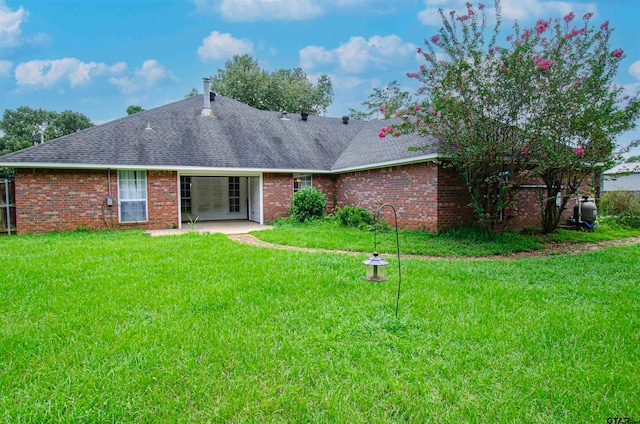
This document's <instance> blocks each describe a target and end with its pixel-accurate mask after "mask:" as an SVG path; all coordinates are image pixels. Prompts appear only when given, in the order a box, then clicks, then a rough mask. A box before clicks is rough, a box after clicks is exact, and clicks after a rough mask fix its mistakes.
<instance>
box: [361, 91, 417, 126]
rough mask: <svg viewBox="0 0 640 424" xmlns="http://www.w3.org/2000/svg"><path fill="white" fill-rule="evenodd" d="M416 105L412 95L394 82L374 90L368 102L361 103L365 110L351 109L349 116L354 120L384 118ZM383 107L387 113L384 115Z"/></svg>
mask: <svg viewBox="0 0 640 424" xmlns="http://www.w3.org/2000/svg"><path fill="white" fill-rule="evenodd" d="M414 103H415V102H414V100H413V98H412V97H411V94H409V92H408V91H406V90H403V89H402V88H400V84H398V81H392V82H390V83H389V84H388V85H387V86H386V87H383V88H374V89H373V92H372V93H371V94H370V95H369V97H368V100H366V101H364V102H362V103H361V104H362V106H364V110H358V109H352V108H349V116H350V117H351V118H353V119H359V120H368V119H371V118H375V117H383V116H385V113H386V114H395V113H396V112H397V111H399V110H404V109H408V108H410V107H411V106H413V105H414ZM381 107H383V109H382V110H384V111H385V113H382V111H381V109H380V108H381Z"/></svg>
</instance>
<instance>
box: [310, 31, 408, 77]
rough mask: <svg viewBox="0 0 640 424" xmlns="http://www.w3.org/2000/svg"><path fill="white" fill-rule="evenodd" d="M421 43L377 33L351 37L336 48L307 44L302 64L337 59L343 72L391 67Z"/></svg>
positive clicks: (326, 62)
mask: <svg viewBox="0 0 640 424" xmlns="http://www.w3.org/2000/svg"><path fill="white" fill-rule="evenodd" d="M416 48H417V46H416V45H415V44H413V43H405V42H403V41H402V39H401V38H400V37H398V36H397V35H395V34H392V35H385V36H381V35H374V36H373V37H371V38H369V39H366V38H364V37H351V38H350V39H349V41H347V42H346V43H344V44H341V45H340V46H338V47H337V48H335V49H333V50H327V49H325V48H324V47H319V46H307V47H305V48H303V49H302V50H300V52H299V57H300V67H301V68H303V69H305V70H312V69H314V68H317V67H319V66H320V65H327V64H334V63H337V64H338V65H339V66H340V69H341V70H342V71H343V72H347V73H350V74H359V73H361V72H364V71H365V70H367V69H370V68H372V67H374V68H376V69H387V68H389V67H391V66H393V65H397V64H398V62H399V61H401V60H403V59H405V58H409V57H411V56H414V55H415V51H416Z"/></svg>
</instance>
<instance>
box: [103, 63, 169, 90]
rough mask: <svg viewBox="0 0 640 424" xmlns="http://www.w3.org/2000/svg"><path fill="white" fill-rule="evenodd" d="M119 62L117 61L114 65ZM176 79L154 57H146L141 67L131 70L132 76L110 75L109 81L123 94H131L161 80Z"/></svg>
mask: <svg viewBox="0 0 640 424" xmlns="http://www.w3.org/2000/svg"><path fill="white" fill-rule="evenodd" d="M117 65H119V66H120V67H121V64H120V63H118V64H116V65H114V66H117ZM166 80H169V81H176V80H177V78H176V77H175V75H173V74H172V73H171V72H169V71H168V70H167V68H165V67H164V66H162V65H161V64H160V63H159V62H158V61H157V60H155V59H148V60H145V61H144V62H143V63H142V67H140V68H137V69H136V70H135V71H134V72H133V76H123V77H118V78H116V77H111V78H109V82H110V83H111V84H113V85H115V86H116V87H118V88H120V90H121V91H122V92H123V93H125V94H132V93H135V92H136V91H139V90H142V89H148V88H150V87H152V86H153V85H156V84H158V83H160V82H162V81H166Z"/></svg>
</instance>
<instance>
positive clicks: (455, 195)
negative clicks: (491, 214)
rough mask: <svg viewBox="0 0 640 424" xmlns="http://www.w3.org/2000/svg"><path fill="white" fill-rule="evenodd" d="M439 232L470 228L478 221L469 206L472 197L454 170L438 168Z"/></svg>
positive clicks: (440, 166)
mask: <svg viewBox="0 0 640 424" xmlns="http://www.w3.org/2000/svg"><path fill="white" fill-rule="evenodd" d="M437 181H438V202H437V205H438V219H437V230H450V229H452V228H460V227H468V226H470V225H472V224H473V223H474V222H475V221H476V220H477V219H476V218H475V215H474V213H473V209H472V208H471V207H470V206H469V202H470V201H471V195H470V194H469V189H468V187H467V185H466V184H465V183H464V181H463V180H462V177H461V176H460V175H459V174H458V173H457V172H456V170H455V169H454V168H451V167H444V166H442V165H439V166H438V177H437Z"/></svg>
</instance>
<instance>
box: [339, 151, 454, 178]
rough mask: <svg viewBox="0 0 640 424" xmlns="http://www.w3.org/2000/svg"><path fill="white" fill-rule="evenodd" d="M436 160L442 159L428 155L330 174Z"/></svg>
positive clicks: (436, 155) (362, 166)
mask: <svg viewBox="0 0 640 424" xmlns="http://www.w3.org/2000/svg"><path fill="white" fill-rule="evenodd" d="M438 159H442V157H441V156H439V155H438V154H437V153H429V154H428V155H422V156H414V157H412V158H405V159H397V160H390V161H386V162H378V163H372V164H367V165H358V166H351V167H348V168H340V169H332V170H331V172H332V173H344V172H356V171H366V170H369V169H377V168H388V167H390V166H400V165H410V164H413V163H420V162H432V161H436V160H438Z"/></svg>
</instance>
